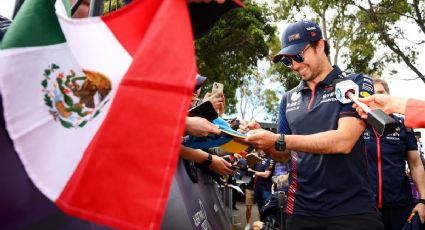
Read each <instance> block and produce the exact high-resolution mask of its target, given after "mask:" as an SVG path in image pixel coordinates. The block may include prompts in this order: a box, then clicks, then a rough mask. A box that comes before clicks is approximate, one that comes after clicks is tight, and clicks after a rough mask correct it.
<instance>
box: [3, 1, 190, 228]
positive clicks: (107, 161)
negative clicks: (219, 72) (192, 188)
mask: <svg viewBox="0 0 425 230" xmlns="http://www.w3.org/2000/svg"><path fill="white" fill-rule="evenodd" d="M67 2H68V1H66V0H64V1H63V2H62V1H58V2H56V3H55V0H31V1H25V3H24V5H23V6H22V8H21V10H20V11H19V13H18V15H17V17H16V18H15V20H14V22H13V23H12V25H11V27H10V29H9V31H8V32H7V33H6V35H5V37H4V39H3V41H2V43H0V49H1V50H0V70H1V71H0V94H1V96H2V98H3V107H4V115H5V120H6V125H7V129H8V132H9V135H10V137H11V138H12V140H13V143H14V146H15V149H16V150H17V152H18V154H19V157H20V159H21V160H22V162H23V164H24V166H25V169H26V170H27V172H28V175H29V176H30V178H31V179H32V180H33V182H34V184H35V185H36V186H37V187H38V188H39V189H40V190H41V191H42V192H43V193H44V194H45V195H46V196H47V197H48V198H49V199H51V200H52V201H53V202H55V203H56V204H57V205H58V206H59V207H60V208H61V209H62V210H63V211H65V212H66V213H68V214H71V215H74V216H77V217H80V218H83V219H87V220H91V221H94V222H97V223H100V224H104V225H107V226H112V227H116V228H120V229H158V228H160V224H161V221H162V216H163V213H164V210H165V205H166V202H167V198H168V193H169V190H170V184H171V181H172V177H173V173H174V171H175V168H176V162H177V158H178V155H179V150H180V142H181V136H182V134H183V130H184V121H185V117H186V111H187V108H188V106H189V101H190V97H191V92H192V91H193V87H194V84H195V74H196V64H195V57H194V48H193V38H192V31H191V28H190V20H189V16H188V11H187V5H186V0H172V1H169V0H144V1H134V3H132V4H130V5H128V6H127V7H125V8H123V9H121V10H119V11H117V12H115V13H112V14H110V15H107V16H103V17H94V18H86V19H70V18H69V17H68V16H67V15H66V12H68V11H69V10H67V9H69V6H68V3H67ZM55 11H56V13H55Z"/></svg>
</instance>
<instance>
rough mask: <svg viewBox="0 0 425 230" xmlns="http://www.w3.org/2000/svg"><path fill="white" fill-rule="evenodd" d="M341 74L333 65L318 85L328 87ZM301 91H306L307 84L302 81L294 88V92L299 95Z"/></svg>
mask: <svg viewBox="0 0 425 230" xmlns="http://www.w3.org/2000/svg"><path fill="white" fill-rule="evenodd" d="M341 74H342V71H341V69H340V68H339V67H338V66H336V65H334V66H333V69H332V71H331V72H330V73H329V74H328V75H327V76H326V78H325V79H323V80H322V81H320V82H319V84H322V85H330V84H331V83H332V81H333V80H335V78H337V77H338V76H340V75H341ZM303 89H308V86H307V83H306V82H305V81H304V80H302V81H301V82H300V83H299V84H298V86H297V87H296V91H297V92H298V93H299V92H301V91H302V90H303Z"/></svg>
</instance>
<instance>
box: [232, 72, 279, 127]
mask: <svg viewBox="0 0 425 230" xmlns="http://www.w3.org/2000/svg"><path fill="white" fill-rule="evenodd" d="M247 79H249V80H247V81H244V82H243V84H242V85H241V86H240V87H239V89H238V91H239V93H238V96H239V97H238V99H239V100H238V101H239V108H238V110H239V111H238V112H239V114H240V115H241V117H242V120H254V119H256V118H258V115H260V114H264V113H267V115H266V117H265V118H266V119H270V120H272V121H276V119H277V116H278V109H277V108H278V107H279V98H278V97H277V93H276V91H275V90H272V89H266V88H265V87H264V81H265V80H266V78H265V77H264V76H261V75H260V74H256V75H252V76H249V77H247Z"/></svg>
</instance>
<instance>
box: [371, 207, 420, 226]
mask: <svg viewBox="0 0 425 230" xmlns="http://www.w3.org/2000/svg"><path fill="white" fill-rule="evenodd" d="M412 210H413V205H405V206H398V207H386V208H381V209H379V211H381V214H382V222H383V223H384V227H385V230H400V229H402V228H403V226H404V224H405V223H406V220H407V218H408V217H409V215H410V213H411V212H412Z"/></svg>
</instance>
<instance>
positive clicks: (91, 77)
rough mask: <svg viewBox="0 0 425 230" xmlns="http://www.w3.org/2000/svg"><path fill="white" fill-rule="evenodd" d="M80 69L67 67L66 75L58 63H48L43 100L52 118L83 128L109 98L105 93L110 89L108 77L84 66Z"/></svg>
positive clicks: (64, 123) (66, 125)
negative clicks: (78, 70) (77, 71)
mask: <svg viewBox="0 0 425 230" xmlns="http://www.w3.org/2000/svg"><path fill="white" fill-rule="evenodd" d="M81 72H82V73H81V74H77V73H76V72H75V71H74V70H72V69H71V70H69V73H68V74H66V73H65V72H62V71H61V69H60V66H58V65H57V64H51V65H49V66H48V68H47V69H45V70H44V73H43V76H44V79H43V80H42V82H41V85H42V86H43V89H42V90H43V93H44V102H45V104H46V105H47V106H48V107H49V113H50V114H51V115H52V116H53V119H54V120H55V121H59V122H60V124H61V125H62V126H63V127H65V128H78V127H80V128H82V127H84V126H85V125H86V124H87V123H88V122H89V121H90V120H92V119H94V118H95V117H96V116H97V115H99V113H100V111H101V109H102V108H103V106H104V105H105V104H106V103H108V101H109V99H107V96H108V94H109V92H110V91H111V89H112V83H111V81H110V80H109V78H108V77H107V76H105V75H104V74H102V73H100V72H95V71H91V70H87V69H82V70H81ZM83 74H84V75H83Z"/></svg>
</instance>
